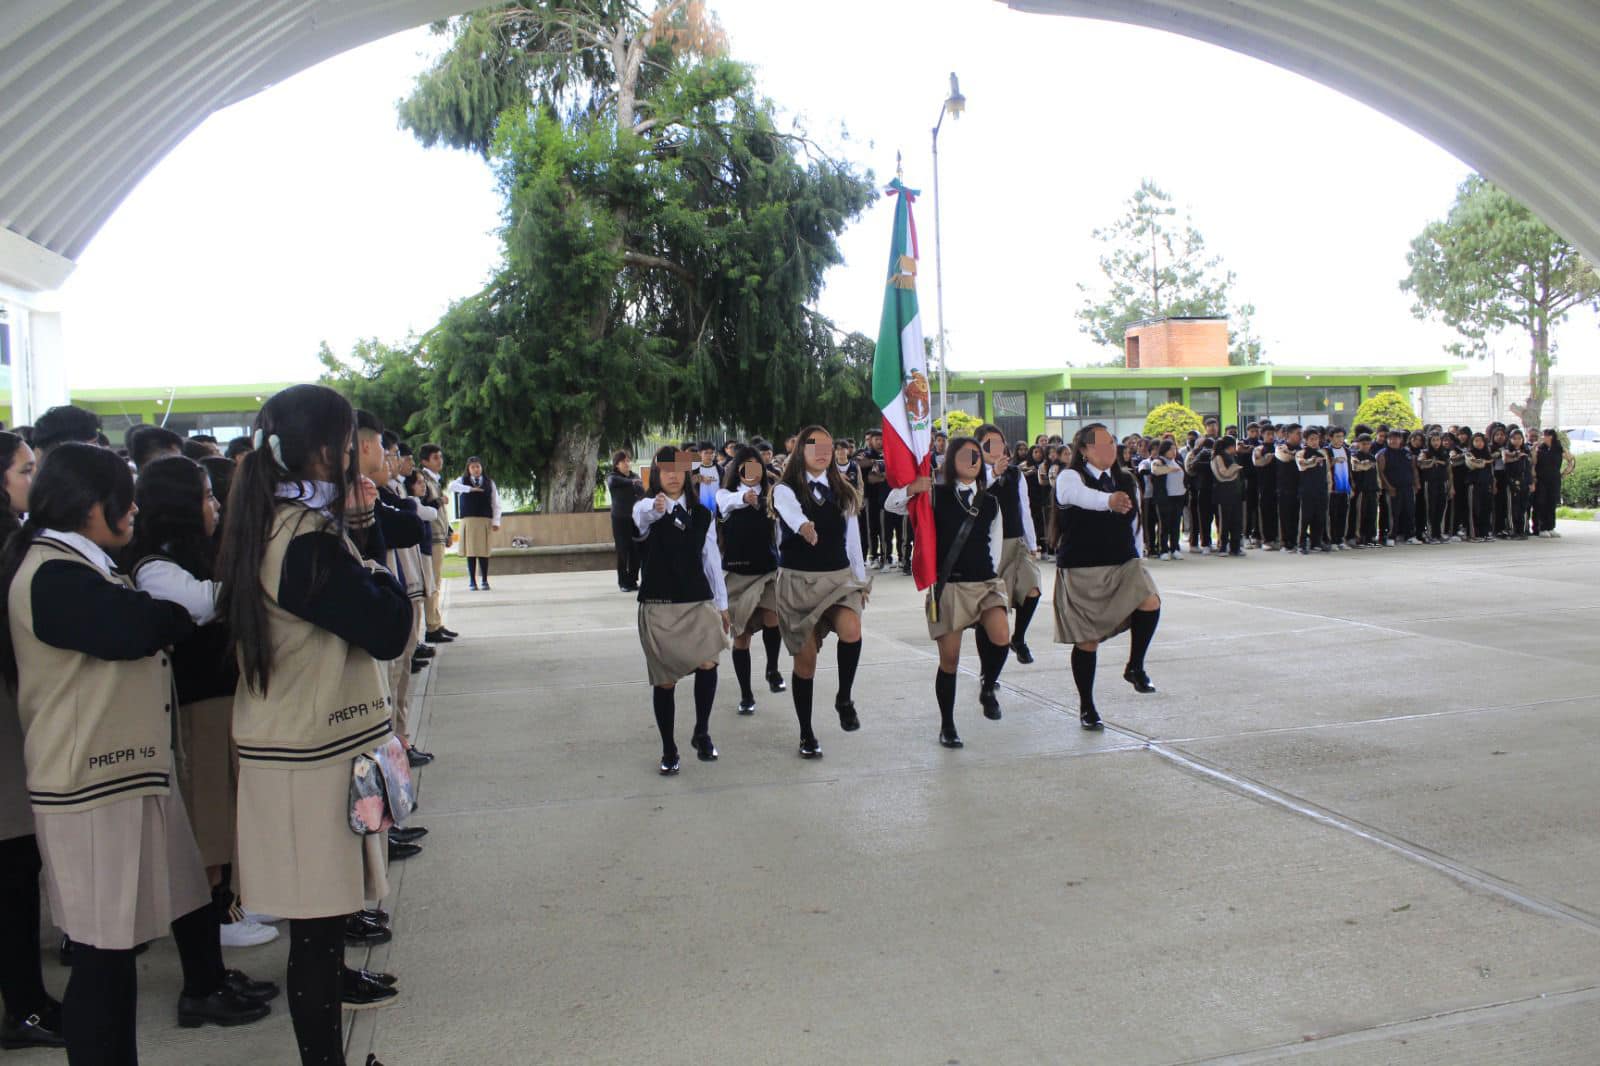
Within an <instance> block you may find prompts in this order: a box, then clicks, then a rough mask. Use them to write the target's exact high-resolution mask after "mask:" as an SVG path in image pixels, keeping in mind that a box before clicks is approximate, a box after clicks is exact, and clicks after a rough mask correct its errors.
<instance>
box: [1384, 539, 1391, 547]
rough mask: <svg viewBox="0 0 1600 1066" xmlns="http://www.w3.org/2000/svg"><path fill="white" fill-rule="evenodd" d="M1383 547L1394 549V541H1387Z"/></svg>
mask: <svg viewBox="0 0 1600 1066" xmlns="http://www.w3.org/2000/svg"><path fill="white" fill-rule="evenodd" d="M1383 546H1384V547H1385V548H1392V547H1394V541H1392V540H1386V541H1384V542H1383Z"/></svg>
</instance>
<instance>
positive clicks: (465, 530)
mask: <svg viewBox="0 0 1600 1066" xmlns="http://www.w3.org/2000/svg"><path fill="white" fill-rule="evenodd" d="M492 524H493V523H491V522H490V520H489V519H487V518H463V519H462V520H461V554H462V555H467V556H471V557H472V558H474V559H483V558H486V557H487V556H488V554H489V534H490V533H491V532H492V530H490V528H489V527H490V526H491V525H492Z"/></svg>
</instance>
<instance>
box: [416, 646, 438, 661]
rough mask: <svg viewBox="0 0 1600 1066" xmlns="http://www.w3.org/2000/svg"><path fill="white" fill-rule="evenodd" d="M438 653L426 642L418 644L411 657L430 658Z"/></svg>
mask: <svg viewBox="0 0 1600 1066" xmlns="http://www.w3.org/2000/svg"><path fill="white" fill-rule="evenodd" d="M438 654H439V652H438V650H437V649H434V648H430V647H428V646H427V645H426V644H418V645H417V648H416V650H415V651H413V652H412V653H411V657H412V658H413V659H431V658H433V657H434V656H435V655H438Z"/></svg>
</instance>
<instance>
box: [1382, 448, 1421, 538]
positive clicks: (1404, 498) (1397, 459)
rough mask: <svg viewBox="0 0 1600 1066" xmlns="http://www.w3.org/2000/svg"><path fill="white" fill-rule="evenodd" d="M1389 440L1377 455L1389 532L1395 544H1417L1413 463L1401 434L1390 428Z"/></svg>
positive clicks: (1415, 483)
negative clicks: (1387, 511)
mask: <svg viewBox="0 0 1600 1066" xmlns="http://www.w3.org/2000/svg"><path fill="white" fill-rule="evenodd" d="M1388 441H1389V444H1388V447H1386V448H1384V449H1383V450H1382V451H1381V452H1379V453H1378V480H1379V482H1381V483H1382V485H1383V494H1384V497H1385V498H1386V499H1388V501H1389V515H1390V526H1389V532H1390V534H1391V537H1392V540H1393V541H1394V542H1396V543H1405V544H1420V543H1422V542H1421V541H1419V540H1417V533H1416V518H1417V515H1416V511H1417V488H1416V486H1417V471H1416V460H1415V458H1414V457H1413V456H1412V454H1411V452H1410V451H1409V450H1408V449H1407V448H1406V444H1405V441H1406V436H1405V433H1404V432H1403V431H1401V430H1398V429H1391V430H1390V431H1389V437H1388ZM1385 543H1389V541H1388V540H1386V541H1385Z"/></svg>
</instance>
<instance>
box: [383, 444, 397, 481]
mask: <svg viewBox="0 0 1600 1066" xmlns="http://www.w3.org/2000/svg"><path fill="white" fill-rule="evenodd" d="M383 472H384V473H386V474H388V475H389V477H390V479H391V480H392V479H394V478H397V477H399V476H400V449H399V448H390V449H388V450H387V451H385V452H384V453H383Z"/></svg>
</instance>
